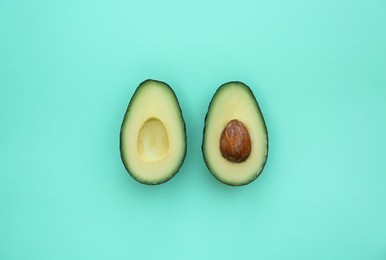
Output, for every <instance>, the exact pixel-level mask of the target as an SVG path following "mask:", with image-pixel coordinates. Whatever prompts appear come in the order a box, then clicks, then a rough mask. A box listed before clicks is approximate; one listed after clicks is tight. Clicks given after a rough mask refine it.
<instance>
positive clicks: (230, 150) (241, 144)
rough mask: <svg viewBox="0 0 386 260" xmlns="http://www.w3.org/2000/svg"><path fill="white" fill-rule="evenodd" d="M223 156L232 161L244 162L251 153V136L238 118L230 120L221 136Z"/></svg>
mask: <svg viewBox="0 0 386 260" xmlns="http://www.w3.org/2000/svg"><path fill="white" fill-rule="evenodd" d="M220 151H221V154H222V156H223V157H224V158H225V159H227V160H228V161H230V162H236V163H240V162H244V161H245V160H247V159H248V157H249V155H250V154H251V138H250V136H249V132H248V130H247V128H246V127H245V126H244V125H243V123H241V122H240V121H239V120H237V119H233V120H231V121H229V123H228V124H227V125H226V127H225V128H224V130H223V131H222V134H221V138H220Z"/></svg>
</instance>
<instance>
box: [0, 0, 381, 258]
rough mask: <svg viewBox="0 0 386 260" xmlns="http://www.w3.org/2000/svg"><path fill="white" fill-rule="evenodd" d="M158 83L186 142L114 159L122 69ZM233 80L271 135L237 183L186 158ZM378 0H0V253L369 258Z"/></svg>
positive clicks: (376, 231) (375, 171) (376, 251)
mask: <svg viewBox="0 0 386 260" xmlns="http://www.w3.org/2000/svg"><path fill="white" fill-rule="evenodd" d="M147 78H154V79H158V80H162V81H165V82H167V83H168V84H170V85H171V86H172V87H173V88H174V90H175V92H176V94H177V96H178V98H179V100H180V104H181V107H182V109H183V114H184V117H185V120H186V125H187V134H188V154H187V157H186V160H185V163H184V165H183V166H182V168H181V170H180V172H179V173H178V174H177V175H176V176H175V177H174V178H173V179H172V180H171V181H169V182H168V183H166V184H163V185H161V186H155V187H152V186H144V185H141V184H139V183H137V182H136V181H135V180H133V179H132V178H131V177H130V176H129V175H128V174H127V173H126V171H125V169H124V166H123V164H122V162H121V159H120V153H119V131H120V125H121V122H122V119H123V116H124V113H125V110H126V106H127V104H128V102H129V101H130V98H131V96H132V94H133V92H134V90H135V88H136V87H137V86H138V84H139V83H140V82H141V81H143V80H145V79H147ZM230 80H240V81H243V82H245V83H246V84H248V85H249V86H250V87H251V88H252V90H253V91H254V93H255V95H256V98H257V100H258V101H259V104H260V107H261V109H262V112H263V114H264V116H265V119H266V122H267V126H268V131H269V137H270V150H269V159H268V163H267V166H266V168H265V170H264V172H263V173H262V175H261V176H260V177H259V178H258V179H257V180H256V181H254V182H253V183H251V184H250V185H248V186H245V187H238V188H235V187H228V186H225V185H223V184H221V183H220V182H218V181H216V180H215V179H214V178H213V177H212V176H211V175H210V173H209V172H208V170H207V168H206V167H205V165H204V162H203V160H202V155H201V150H200V144H201V139H202V129H203V122H204V117H205V114H206V109H207V106H208V104H209V101H210V100H211V97H212V95H213V93H214V92H215V90H216V89H217V87H218V86H220V85H221V84H222V83H224V82H227V81H230ZM385 135H386V2H385V1H384V0H357V1H351V0H342V1H333V0H327V1H321V0H319V1H306V0H295V1H282V0H279V1H252V0H251V1H212V2H210V3H209V2H207V1H203V0H202V1H201V0H200V1H190V2H180V1H159V2H152V1H135V2H134V1H119V0H118V1H115V0H113V1H48V0H47V1H39V0H37V1H25V0H20V1H18V0H16V1H14V0H0V259H1V260H13V259H23V260H24V259H38V260H45V259H366V260H371V259H386V148H385V147H386V137H385Z"/></svg>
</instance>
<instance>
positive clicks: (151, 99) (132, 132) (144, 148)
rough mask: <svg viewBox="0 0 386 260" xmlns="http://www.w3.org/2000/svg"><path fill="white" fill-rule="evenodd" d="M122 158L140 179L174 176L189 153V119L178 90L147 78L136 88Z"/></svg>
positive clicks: (122, 135)
mask: <svg viewBox="0 0 386 260" xmlns="http://www.w3.org/2000/svg"><path fill="white" fill-rule="evenodd" d="M120 150H121V158H122V161H123V164H124V165H125V168H126V170H127V171H128V172H129V174H130V175H131V176H132V177H133V178H134V179H136V180H137V181H139V182H141V183H143V184H149V185H155V184H161V183H164V182H166V181H168V180H170V179H171V178H172V177H173V176H174V175H175V174H176V173H177V172H178V170H179V169H180V167H181V165H182V163H183V161H184V159H185V155H186V133H185V122H184V119H183V117H182V112H181V108H180V105H179V103H178V100H177V97H176V95H175V93H174V91H173V90H172V89H171V88H170V86H169V85H167V84H166V83H164V82H160V81H156V80H146V81H144V82H142V83H141V84H140V85H139V86H138V88H137V90H136V91H135V93H134V95H133V97H132V98H131V101H130V103H129V106H128V108H127V110H126V114H125V117H124V119H123V122H122V127H121V133H120Z"/></svg>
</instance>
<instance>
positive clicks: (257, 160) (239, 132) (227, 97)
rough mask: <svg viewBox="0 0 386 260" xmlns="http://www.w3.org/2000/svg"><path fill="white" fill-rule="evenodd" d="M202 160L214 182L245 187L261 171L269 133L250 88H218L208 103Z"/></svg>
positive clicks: (236, 84)
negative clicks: (214, 179) (216, 180)
mask: <svg viewBox="0 0 386 260" xmlns="http://www.w3.org/2000/svg"><path fill="white" fill-rule="evenodd" d="M202 153H203V157H204V161H205V163H206V165H207V167H208V169H209V171H210V172H211V173H212V174H213V176H214V177H216V179H218V180H219V181H221V182H223V183H225V184H228V185H231V186H241V185H246V184H248V183H250V182H252V181H253V180H255V179H256V178H257V177H258V176H259V175H260V173H261V172H262V171H263V168H264V166H265V163H266V161H267V158H268V132H267V128H266V125H265V122H264V118H263V115H262V113H261V110H260V108H259V105H258V103H257V101H256V98H255V96H254V95H253V93H252V91H251V89H250V88H249V87H248V86H247V85H245V84H244V83H242V82H229V83H226V84H224V85H222V86H220V87H219V88H218V90H217V91H216V93H215V94H214V96H213V98H212V101H211V102H210V104H209V107H208V112H207V114H206V118H205V127H204V136H203V141H202Z"/></svg>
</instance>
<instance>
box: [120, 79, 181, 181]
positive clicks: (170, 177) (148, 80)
mask: <svg viewBox="0 0 386 260" xmlns="http://www.w3.org/2000/svg"><path fill="white" fill-rule="evenodd" d="M147 82H156V83H161V84H164V85H165V86H166V87H168V88H169V89H170V90H171V92H172V93H173V95H174V98H175V99H176V102H177V105H178V108H179V110H180V115H181V117H180V120H181V121H182V123H183V125H184V133H185V140H184V141H185V151H184V155H183V157H182V159H181V162H179V165H177V167H176V170H175V172H174V173H172V174H171V175H170V176H168V178H165V179H162V180H160V181H159V182H155V183H153V182H144V181H142V180H139V179H137V178H136V177H135V176H134V175H133V174H132V171H131V170H130V167H129V165H128V164H127V163H125V160H124V159H123V151H122V149H123V147H122V129H123V125H124V123H125V119H126V115H127V114H128V113H129V112H130V105H131V103H132V102H133V100H134V99H135V98H134V97H135V96H136V94H137V92H138V91H139V90H140V89H141V86H142V85H144V84H145V83H147ZM186 139H187V138H186V124H185V120H184V117H183V115H182V110H181V106H180V103H179V101H178V99H177V96H176V93H175V92H174V90H173V89H172V88H171V87H170V86H169V84H167V83H166V82H163V81H159V80H155V79H147V80H144V81H143V82H141V83H140V84H139V85H138V87H137V89H136V90H135V91H134V94H133V96H132V97H131V99H130V102H129V105H128V106H127V109H126V112H125V115H124V117H123V120H122V124H121V129H120V133H119V151H120V155H121V160H122V163H123V165H124V166H125V169H126V171H127V172H128V173H129V175H130V176H131V177H132V178H133V179H134V180H136V181H138V182H139V183H142V184H145V185H150V186H155V185H159V184H162V183H165V182H167V181H169V180H170V179H172V178H173V177H174V176H175V175H176V174H177V173H178V171H179V170H180V169H181V167H182V164H183V162H184V161H185V158H186V153H187V142H186Z"/></svg>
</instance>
